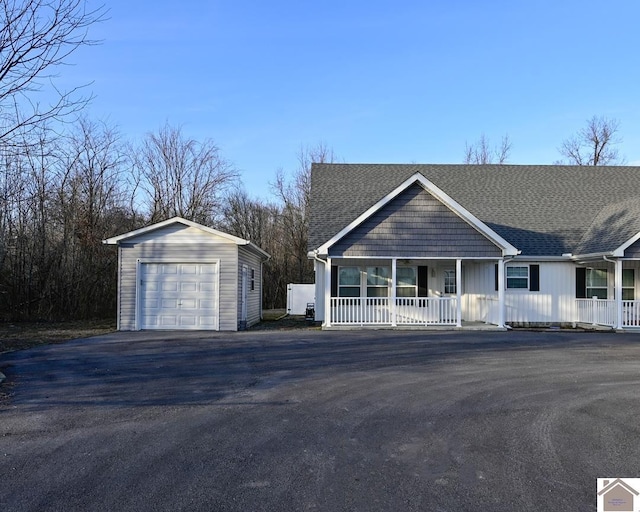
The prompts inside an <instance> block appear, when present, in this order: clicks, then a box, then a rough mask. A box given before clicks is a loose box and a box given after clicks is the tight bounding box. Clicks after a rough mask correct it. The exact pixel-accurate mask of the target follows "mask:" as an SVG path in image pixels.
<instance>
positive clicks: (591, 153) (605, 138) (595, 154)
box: [558, 116, 625, 165]
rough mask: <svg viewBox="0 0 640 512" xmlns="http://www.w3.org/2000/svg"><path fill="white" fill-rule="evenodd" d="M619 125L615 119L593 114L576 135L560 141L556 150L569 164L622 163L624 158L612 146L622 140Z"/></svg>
mask: <svg viewBox="0 0 640 512" xmlns="http://www.w3.org/2000/svg"><path fill="white" fill-rule="evenodd" d="M619 127H620V123H619V122H618V121H617V120H616V119H609V118H606V117H602V116H600V117H598V116H593V117H592V118H591V119H589V120H587V125H586V126H585V127H584V128H582V129H581V130H580V131H579V132H578V133H577V134H576V135H573V136H572V137H570V138H568V139H565V140H564V141H562V144H561V145H560V147H559V148H558V152H559V153H560V154H561V155H562V156H563V157H564V158H566V160H567V162H568V163H569V164H570V165H623V164H624V163H625V160H624V158H623V157H621V156H620V154H619V153H618V149H617V148H614V147H613V146H614V145H616V144H619V143H620V142H622V139H621V138H620V137H619V136H618V129H619ZM558 163H564V162H563V161H560V162H558Z"/></svg>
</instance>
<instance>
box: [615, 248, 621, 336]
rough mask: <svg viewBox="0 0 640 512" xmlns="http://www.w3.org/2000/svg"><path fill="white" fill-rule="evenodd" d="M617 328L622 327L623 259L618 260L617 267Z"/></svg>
mask: <svg viewBox="0 0 640 512" xmlns="http://www.w3.org/2000/svg"><path fill="white" fill-rule="evenodd" d="M614 277H615V287H616V290H615V292H614V293H615V297H616V328H617V329H622V260H616V268H615V273H614Z"/></svg>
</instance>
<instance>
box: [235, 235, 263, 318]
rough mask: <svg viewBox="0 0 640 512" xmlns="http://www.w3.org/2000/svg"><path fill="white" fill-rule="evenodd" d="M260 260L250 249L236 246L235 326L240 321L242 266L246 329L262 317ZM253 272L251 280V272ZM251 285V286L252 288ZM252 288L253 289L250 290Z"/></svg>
mask: <svg viewBox="0 0 640 512" xmlns="http://www.w3.org/2000/svg"><path fill="white" fill-rule="evenodd" d="M261 262H262V260H261V259H260V257H259V256H258V255H256V254H255V253H254V252H253V251H251V250H250V249H247V248H246V247H243V246H241V245H240V246H238V294H237V304H238V311H237V318H236V322H237V325H240V322H241V320H242V318H241V316H242V311H241V308H240V304H241V301H242V266H243V265H246V266H247V327H250V326H252V325H253V324H256V323H258V322H259V321H260V318H261V316H262V300H261V298H262V266H261ZM252 270H253V278H252V273H251V271H252ZM252 283H253V286H252ZM252 288H253V289H252Z"/></svg>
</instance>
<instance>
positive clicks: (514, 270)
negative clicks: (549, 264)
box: [507, 266, 529, 290]
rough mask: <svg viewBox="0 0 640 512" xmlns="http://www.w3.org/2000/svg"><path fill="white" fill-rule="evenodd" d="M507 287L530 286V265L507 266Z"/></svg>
mask: <svg viewBox="0 0 640 512" xmlns="http://www.w3.org/2000/svg"><path fill="white" fill-rule="evenodd" d="M507 288H524V289H525V290H526V289H528V288H529V267H528V266H520V267H516V266H509V267H507Z"/></svg>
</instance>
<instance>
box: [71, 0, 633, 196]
mask: <svg viewBox="0 0 640 512" xmlns="http://www.w3.org/2000/svg"><path fill="white" fill-rule="evenodd" d="M92 1H93V0H92ZM96 3H97V2H96ZM106 7H107V8H108V9H109V19H108V20H107V21H105V22H104V23H102V24H101V25H99V26H97V27H94V28H93V30H92V32H91V36H92V37H95V38H100V39H102V40H103V41H102V44H101V45H99V46H94V47H90V48H83V49H82V50H81V51H80V52H78V53H76V54H74V55H73V57H72V58H71V61H72V62H73V63H74V64H75V65H74V66H73V67H65V68H64V69H63V70H62V74H63V78H64V80H65V81H66V80H67V79H68V80H69V83H77V82H82V81H93V82H94V83H93V84H92V85H91V89H92V91H93V93H94V94H95V96H96V98H95V100H94V101H93V103H92V105H91V107H90V109H89V112H88V113H89V116H90V117H92V118H98V119H103V120H107V121H108V122H109V123H110V124H112V125H116V126H118V127H119V129H120V131H121V133H122V134H123V135H124V136H125V137H127V138H130V139H138V138H140V137H142V136H143V135H144V134H145V133H147V132H150V131H154V130H157V129H158V128H159V127H160V126H161V125H162V124H164V123H165V122H166V121H168V122H169V123H170V124H172V125H180V126H182V127H183V131H184V133H185V134H186V135H188V136H190V137H194V138H197V139H204V138H211V139H213V140H214V141H215V142H216V143H217V144H218V146H219V147H220V148H221V151H222V155H223V156H224V157H225V158H226V159H228V160H229V161H231V162H232V163H233V164H234V165H235V166H236V167H237V168H238V169H239V170H240V171H241V173H242V180H243V182H244V184H245V187H246V189H247V190H248V191H249V192H250V193H251V194H253V195H256V196H261V197H266V196H267V195H268V189H269V182H270V181H272V180H273V177H274V174H275V172H276V170H277V169H279V168H282V169H283V170H285V171H293V170H295V168H296V166H297V161H296V154H297V152H298V150H299V149H300V147H301V146H303V145H304V146H310V145H314V144H316V143H318V142H324V143H326V144H327V145H328V146H329V147H331V148H332V149H333V150H334V152H335V153H336V155H337V156H338V157H339V158H340V160H344V161H346V162H351V163H356V162H373V163H378V162H380V163H387V162H396V163H406V162H419V163H460V162H461V161H462V159H463V157H464V147H465V142H469V143H471V142H474V141H475V140H476V139H477V138H478V137H479V136H480V134H482V133H484V134H486V136H487V137H488V138H489V139H490V140H491V141H492V142H494V143H499V141H500V139H501V137H502V136H503V135H504V134H508V135H509V137H510V139H511V141H512V144H513V147H512V151H511V156H510V159H509V162H510V163H514V164H550V163H553V162H554V161H555V160H557V159H558V158H559V157H560V155H559V154H558V151H557V147H558V146H559V145H560V143H561V142H562V140H563V139H565V138H567V137H569V136H570V135H572V134H573V133H575V132H576V131H578V130H579V129H580V128H582V127H583V126H584V125H585V122H586V120H587V119H588V118H590V117H592V116H593V115H604V116H607V117H611V118H615V119H618V120H619V121H620V134H621V136H622V137H623V139H624V141H623V143H622V144H621V145H620V146H619V149H620V151H621V153H622V154H623V155H624V156H625V157H626V159H627V163H630V164H640V122H639V119H640V118H639V114H640V95H639V90H640V88H639V84H640V77H639V74H640V65H639V64H640V62H639V60H640V59H639V55H640V29H639V28H638V23H639V20H640V2H639V1H637V0H611V1H610V2H602V1H597V2H596V1H592V0H543V1H536V0H529V1H526V2H525V1H517V0H515V1H514V0H509V1H506V0H505V1H502V0H495V1H492V0H484V1H481V0H473V1H472V0H449V1H445V0H440V1H428V0H425V1H402V0H396V1H395V2H391V1H378V0H367V1H361V0H352V1H349V0H340V1H335V0H323V1H314V2H311V1H305V0H297V1H284V0H270V1H258V0H255V1H245V0H225V1H215V0H210V1H205V0H201V1H194V0H180V1H176V0H170V1H168V0H154V1H147V0H136V1H132V0H106Z"/></svg>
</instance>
